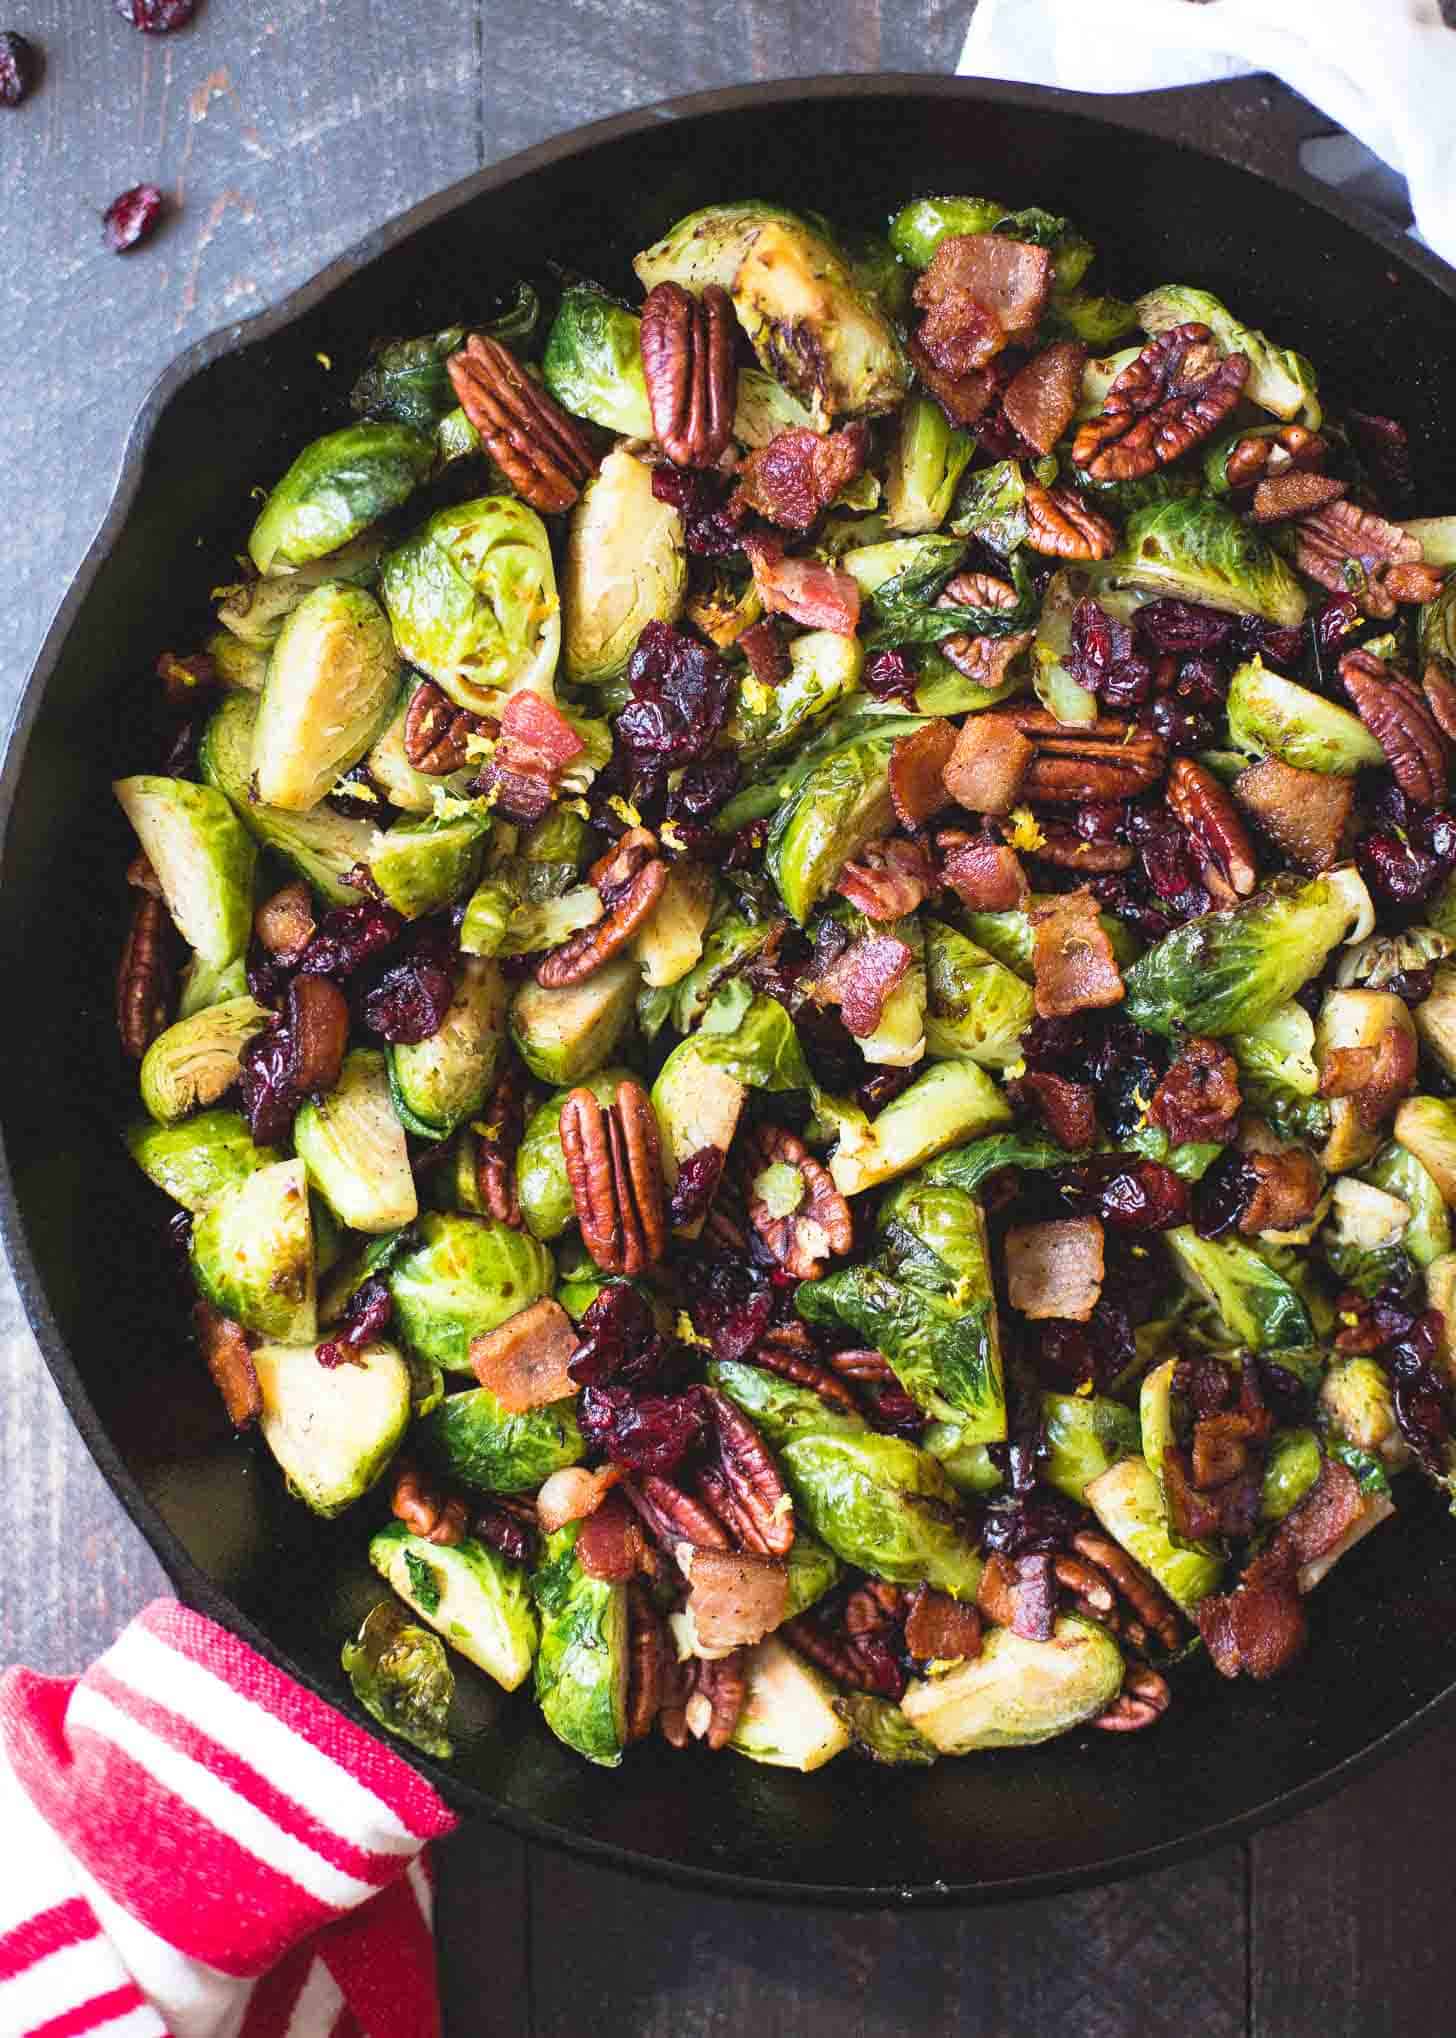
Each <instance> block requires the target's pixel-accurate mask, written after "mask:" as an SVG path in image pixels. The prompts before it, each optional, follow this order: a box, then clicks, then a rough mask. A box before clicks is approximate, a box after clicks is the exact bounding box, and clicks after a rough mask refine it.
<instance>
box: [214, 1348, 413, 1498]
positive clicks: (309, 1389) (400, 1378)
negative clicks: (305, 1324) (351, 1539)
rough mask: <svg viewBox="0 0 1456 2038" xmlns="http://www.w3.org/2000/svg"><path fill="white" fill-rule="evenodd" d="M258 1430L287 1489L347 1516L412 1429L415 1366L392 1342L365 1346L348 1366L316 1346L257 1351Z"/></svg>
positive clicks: (255, 1353) (255, 1367) (255, 1364)
mask: <svg viewBox="0 0 1456 2038" xmlns="http://www.w3.org/2000/svg"><path fill="white" fill-rule="evenodd" d="M253 1370H254V1371H255V1372H256V1373H257V1375H258V1392H259V1394H260V1395H261V1396H262V1400H263V1412H262V1415H261V1416H260V1417H259V1427H260V1428H261V1430H262V1432H263V1441H264V1442H265V1443H266V1444H267V1446H268V1448H269V1450H270V1451H271V1452H272V1453H273V1455H274V1457H275V1458H276V1459H277V1460H278V1463H279V1465H280V1466H281V1468H282V1470H283V1473H284V1475H285V1477H286V1478H287V1480H288V1485H289V1490H290V1491H291V1492H292V1493H294V1494H296V1495H297V1496H298V1498H299V1499H300V1500H301V1501H303V1502H304V1503H305V1505H306V1506H308V1507H310V1508H312V1509H313V1511H314V1513H315V1514H321V1515H324V1516H326V1517H327V1516H333V1515H336V1514H342V1513H343V1511H344V1509H345V1508H346V1507H351V1506H352V1505H353V1503H354V1502H355V1501H356V1500H359V1499H361V1498H362V1497H363V1495H364V1494H366V1493H367V1492H368V1491H369V1489H370V1487H371V1486H373V1485H374V1483H375V1481H376V1480H377V1479H378V1478H379V1476H380V1474H381V1473H382V1472H383V1470H384V1468H385V1466H386V1465H387V1464H388V1463H389V1461H390V1459H391V1458H392V1457H393V1456H394V1454H395V1452H396V1451H397V1450H398V1449H399V1445H400V1442H401V1439H402V1438H403V1436H404V1433H405V1431H406V1429H407V1428H408V1427H409V1419H410V1376H409V1367H408V1366H407V1365H406V1364H405V1362H404V1360H403V1359H402V1358H401V1357H400V1355H399V1353H398V1352H397V1351H396V1350H395V1348H394V1346H393V1345H391V1344H370V1345H365V1346H364V1347H363V1348H362V1349H361V1350H359V1351H358V1352H357V1354H356V1357H355V1360H354V1362H353V1363H351V1364H349V1365H347V1366H321V1365H320V1364H319V1362H318V1356H317V1354H316V1353H315V1351H314V1348H313V1346H312V1345H311V1344H265V1345H259V1346H258V1348H257V1349H256V1351H255V1352H254V1353H253Z"/></svg>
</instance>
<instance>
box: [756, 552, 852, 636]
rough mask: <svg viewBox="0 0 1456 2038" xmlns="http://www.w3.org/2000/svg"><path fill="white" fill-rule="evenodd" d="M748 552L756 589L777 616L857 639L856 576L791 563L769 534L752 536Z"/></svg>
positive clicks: (816, 565)
mask: <svg viewBox="0 0 1456 2038" xmlns="http://www.w3.org/2000/svg"><path fill="white" fill-rule="evenodd" d="M743 549H744V551H745V552H746V553H747V554H748V557H749V561H750V563H751V564H752V567H753V584H754V586H755V587H756V588H757V589H758V592H759V597H760V599H761V600H762V602H763V605H764V607H765V608H766V609H767V610H768V611H769V613H770V614H771V615H780V616H788V617H790V618H791V619H792V620H793V621H794V622H796V623H802V624H803V625H804V627H805V629H807V630H832V631H833V632H834V634H835V635H836V636H837V637H852V636H853V635H854V633H855V631H856V630H857V629H858V628H859V602H860V595H859V583H858V581H857V580H855V578H854V576H853V575H852V574H849V573H841V572H840V571H839V570H838V569H837V568H836V567H833V566H825V565H823V564H822V563H821V562H820V561H819V560H817V559H785V557H784V556H783V546H782V544H781V543H780V542H779V540H778V539H777V538H775V537H774V536H773V534H772V533H771V532H768V531H755V532H752V533H750V534H749V535H748V536H747V537H745V538H744V540H743Z"/></svg>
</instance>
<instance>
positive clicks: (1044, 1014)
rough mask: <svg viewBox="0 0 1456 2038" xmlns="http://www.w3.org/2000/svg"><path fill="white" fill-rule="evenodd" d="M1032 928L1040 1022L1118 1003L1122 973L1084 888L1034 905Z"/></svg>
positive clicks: (1120, 997) (1121, 989)
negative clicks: (1034, 943)
mask: <svg viewBox="0 0 1456 2038" xmlns="http://www.w3.org/2000/svg"><path fill="white" fill-rule="evenodd" d="M1031 925H1032V930H1033V932H1034V934H1035V938H1036V947H1035V950H1034V951H1033V965H1034V968H1035V971H1036V1011H1037V1017H1038V1018H1039V1019H1065V1018H1066V1017H1067V1015H1068V1014H1069V1013H1072V1012H1090V1011H1093V1010H1095V1009H1097V1008H1098V1007H1100V1006H1103V1005H1120V1004H1121V1003H1122V999H1123V995H1124V992H1123V982H1122V972H1121V970H1119V968H1118V967H1117V959H1116V957H1115V956H1114V955H1113V953H1112V943H1111V942H1110V941H1109V940H1108V938H1107V936H1106V934H1105V933H1104V932H1103V931H1102V927H1101V924H1100V922H1099V920H1098V917H1097V901H1096V900H1095V899H1094V898H1093V896H1092V894H1091V892H1090V891H1089V890H1088V889H1087V888H1086V886H1083V888H1082V889H1081V890H1080V891H1076V892H1066V893H1064V894H1062V895H1060V896H1059V897H1057V898H1055V899H1053V900H1052V901H1051V902H1050V904H1048V905H1045V906H1041V907H1038V909H1037V910H1036V911H1035V912H1034V913H1033V914H1032V916H1031Z"/></svg>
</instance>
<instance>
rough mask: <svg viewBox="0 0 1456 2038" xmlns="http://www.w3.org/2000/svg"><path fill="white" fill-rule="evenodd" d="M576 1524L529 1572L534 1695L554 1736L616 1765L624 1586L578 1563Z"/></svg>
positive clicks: (623, 1671) (560, 1533)
mask: <svg viewBox="0 0 1456 2038" xmlns="http://www.w3.org/2000/svg"><path fill="white" fill-rule="evenodd" d="M580 1533H581V1523H580V1522H578V1521H572V1522H568V1523H567V1524H566V1526H565V1528H560V1529H558V1530H557V1531H556V1533H555V1534H554V1535H551V1536H548V1537H547V1538H546V1545H545V1548H544V1550H543V1551H542V1554H541V1561H540V1563H539V1564H538V1565H537V1567H536V1569H535V1571H534V1572H533V1574H532V1577H531V1592H532V1595H533V1597H534V1598H535V1601H536V1605H537V1607H538V1609H539V1610H540V1615H541V1648H540V1652H539V1653H538V1655H537V1657H536V1699H537V1702H538V1704H539V1705H540V1707H541V1712H542V1716H543V1717H544V1719H545V1721H546V1724H547V1726H548V1727H550V1729H551V1731H552V1733H553V1734H555V1736H556V1738H557V1740H558V1741H563V1742H565V1744H566V1746H567V1747H568V1748H574V1749H575V1750H576V1752H577V1754H578V1755H585V1756H586V1758H587V1760H588V1761H589V1762H599V1763H601V1764H602V1765H603V1766H604V1767H605V1768H609V1769H615V1768H616V1766H617V1764H618V1763H619V1762H620V1761H621V1759H622V1749H623V1748H624V1746H625V1745H626V1739H627V1679H628V1640H627V1588H626V1586H625V1585H608V1584H606V1583H605V1582H604V1581H603V1580H602V1579H600V1578H593V1577H592V1575H591V1574H590V1572H588V1571H586V1570H584V1569H583V1567H582V1565H581V1564H580V1562H579V1561H578V1559H577V1555H576V1539H577V1537H578V1535H579V1534H580Z"/></svg>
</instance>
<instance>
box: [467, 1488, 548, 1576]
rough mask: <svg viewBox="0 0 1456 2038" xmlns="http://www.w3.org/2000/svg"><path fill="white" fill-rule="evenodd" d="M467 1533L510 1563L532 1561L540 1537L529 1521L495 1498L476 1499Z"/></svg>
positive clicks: (534, 1558)
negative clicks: (498, 1552) (486, 1544)
mask: <svg viewBox="0 0 1456 2038" xmlns="http://www.w3.org/2000/svg"><path fill="white" fill-rule="evenodd" d="M470 1533H471V1534H472V1535H473V1536H474V1537H475V1539H476V1541H477V1542H481V1543H489V1545H490V1547H491V1548H492V1549H493V1550H499V1551H500V1554H501V1555H502V1556H503V1557H509V1558H510V1560H511V1562H512V1563H513V1564H533V1563H534V1562H535V1561H536V1550H537V1545H538V1542H539V1540H540V1539H539V1537H538V1536H537V1534H536V1531H535V1530H534V1529H533V1528H532V1527H531V1524H530V1523H529V1522H526V1521H522V1520H521V1519H520V1518H519V1517H518V1516H517V1515H514V1514H512V1513H511V1511H510V1509H509V1508H508V1507H505V1506H503V1505H502V1503H501V1502H500V1501H498V1500H477V1501H476V1502H475V1504H474V1506H473V1508H472V1510H471V1515H470Z"/></svg>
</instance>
